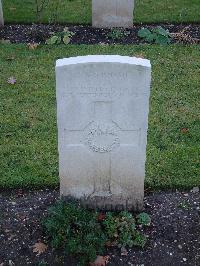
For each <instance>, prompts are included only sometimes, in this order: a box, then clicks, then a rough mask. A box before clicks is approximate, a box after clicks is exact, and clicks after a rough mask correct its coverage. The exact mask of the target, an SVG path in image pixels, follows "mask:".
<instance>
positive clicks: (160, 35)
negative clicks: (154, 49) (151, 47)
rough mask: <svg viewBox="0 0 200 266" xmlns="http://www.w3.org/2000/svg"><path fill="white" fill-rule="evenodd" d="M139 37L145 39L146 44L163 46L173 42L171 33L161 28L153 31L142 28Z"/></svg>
mask: <svg viewBox="0 0 200 266" xmlns="http://www.w3.org/2000/svg"><path fill="white" fill-rule="evenodd" d="M138 37H140V38H142V39H144V40H145V41H146V42H149V43H156V44H162V45H164V44H169V43H170V42H171V35H170V33H169V31H168V30H165V29H164V28H162V27H161V26H158V27H157V28H155V29H153V30H149V29H147V28H141V29H140V30H139V31H138Z"/></svg>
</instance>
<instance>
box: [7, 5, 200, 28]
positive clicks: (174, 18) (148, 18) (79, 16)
mask: <svg viewBox="0 0 200 266" xmlns="http://www.w3.org/2000/svg"><path fill="white" fill-rule="evenodd" d="M34 3H35V0H3V9H4V16H5V21H6V22H9V23H11V22H12V23H13V22H15V23H22V22H23V23H32V22H36V21H37V19H36V12H35V10H36V8H35V5H34ZM63 3H64V4H63V5H64V6H61V7H60V11H59V16H58V21H59V22H62V23H74V24H77V23H80V24H81V23H83V24H88V23H91V20H92V19H91V16H92V11H91V6H92V4H91V3H92V1H91V0H71V1H69V0H65V1H64V2H63ZM49 10H50V9H49V8H48V9H47V12H46V13H45V14H44V17H43V18H42V22H45V23H48V22H49V17H51V16H50V11H49ZM199 21H200V13H199V0H136V1H135V10H134V22H135V23H140V22H143V23H146V22H148V23H150V22H151V23H152V22H199Z"/></svg>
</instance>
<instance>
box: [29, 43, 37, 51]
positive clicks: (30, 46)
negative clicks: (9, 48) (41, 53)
mask: <svg viewBox="0 0 200 266" xmlns="http://www.w3.org/2000/svg"><path fill="white" fill-rule="evenodd" d="M27 46H28V48H29V50H35V49H36V48H37V47H38V46H39V43H28V44H27Z"/></svg>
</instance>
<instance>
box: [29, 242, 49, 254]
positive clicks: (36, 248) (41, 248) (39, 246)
mask: <svg viewBox="0 0 200 266" xmlns="http://www.w3.org/2000/svg"><path fill="white" fill-rule="evenodd" d="M47 248H48V246H47V245H45V244H44V243H42V242H38V243H35V245H33V252H34V253H37V256H39V255H40V254H42V253H44V252H45V251H46V250H47Z"/></svg>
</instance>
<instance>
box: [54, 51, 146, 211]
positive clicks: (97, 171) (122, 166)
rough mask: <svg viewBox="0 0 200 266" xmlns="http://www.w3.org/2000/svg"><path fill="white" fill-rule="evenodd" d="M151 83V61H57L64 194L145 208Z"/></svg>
mask: <svg viewBox="0 0 200 266" xmlns="http://www.w3.org/2000/svg"><path fill="white" fill-rule="evenodd" d="M150 81H151V65H150V61H149V60H146V59H139V58H134V57H127V56H118V55H94V56H82V57H81V56H80V57H74V58H73V57H72V58H65V59H60V60H57V62H56V87H57V122H58V150H59V176H60V193H61V196H64V197H68V198H75V199H79V200H81V201H82V203H83V204H86V205H87V206H88V207H94V208H100V209H107V210H117V209H118V210H120V209H128V210H140V209H142V206H143V196H144V176H145V158H146V143H147V127H148V112H149V95H150Z"/></svg>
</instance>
